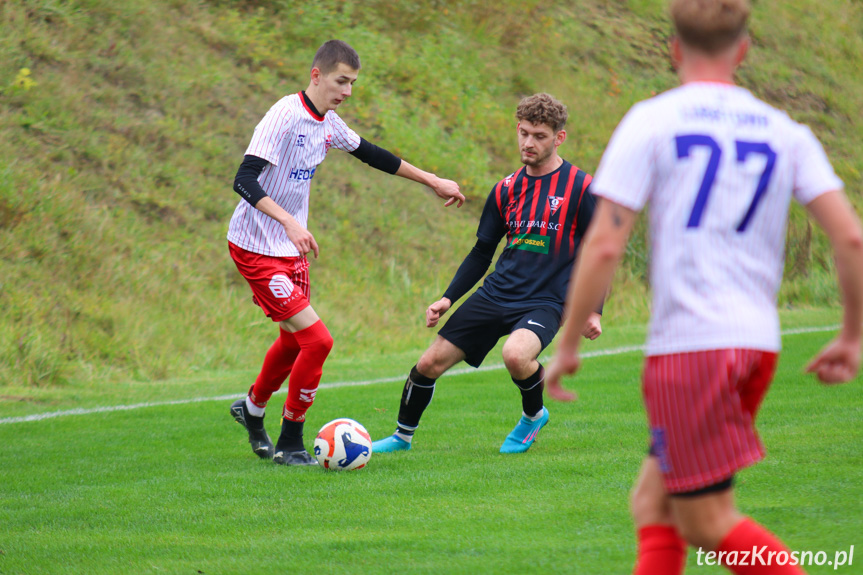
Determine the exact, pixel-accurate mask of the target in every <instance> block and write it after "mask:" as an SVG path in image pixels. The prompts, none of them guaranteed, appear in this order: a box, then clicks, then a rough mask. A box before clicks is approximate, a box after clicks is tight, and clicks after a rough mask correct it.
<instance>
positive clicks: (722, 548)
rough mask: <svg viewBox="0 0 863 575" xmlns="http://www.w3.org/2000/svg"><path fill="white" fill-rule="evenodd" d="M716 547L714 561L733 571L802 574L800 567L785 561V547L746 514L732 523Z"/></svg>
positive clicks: (748, 574) (741, 573) (754, 574)
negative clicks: (736, 522) (741, 519)
mask: <svg viewBox="0 0 863 575" xmlns="http://www.w3.org/2000/svg"><path fill="white" fill-rule="evenodd" d="M716 551H717V561H718V562H719V563H720V564H721V565H723V566H725V568H726V569H728V570H729V571H731V572H732V573H736V574H737V575H759V574H763V573H769V574H770V575H805V572H804V571H803V570H802V569H801V568H800V567H797V566H796V565H789V563H790V562H791V561H792V560H791V559H790V554H789V551H788V548H786V547H785V545H783V544H782V542H781V541H780V540H779V539H777V538H776V536H775V535H773V534H772V533H770V532H769V531H767V529H765V528H764V527H762V526H761V525H759V524H758V523H756V522H754V521H753V520H751V519H749V518H746V519H744V520H743V521H741V522H740V523H738V524H737V525H735V526H734V527H733V528H732V529H731V531H729V532H728V535H726V536H725V538H724V539H723V540H722V542H721V543H720V544H719V547H718V548H717V549H716ZM771 553H772V557H771ZM720 554H722V555H720ZM723 555H724V556H723ZM744 561H745V565H741V563H744ZM783 563H784V564H783Z"/></svg>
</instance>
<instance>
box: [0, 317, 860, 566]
mask: <svg viewBox="0 0 863 575" xmlns="http://www.w3.org/2000/svg"><path fill="white" fill-rule="evenodd" d="M833 321H835V314H832V313H820V314H811V313H808V312H807V313H806V314H795V315H794V317H791V318H789V322H788V323H791V324H795V325H797V324H798V322H805V324H808V325H824V324H827V323H832V322H833ZM805 324H804V325H805ZM622 331H625V330H620V331H618V332H616V335H614V336H612V337H614V338H616V339H614V340H613V345H615V346H616V345H633V344H638V343H641V341H642V336H643V333H640V332H641V331H643V326H639V329H638V330H635V331H633V332H631V333H629V334H628V335H627V336H621V332H622ZM637 332H638V333H637ZM603 337H605V336H603ZM830 337H831V334H830V333H823V332H822V333H812V334H805V335H790V336H786V337H785V338H784V346H785V353H784V354H783V356H782V359H781V360H780V366H779V371H778V374H777V377H776V382H775V384H774V388H773V389H772V390H771V392H770V394H769V395H768V396H767V399H766V400H765V403H764V406H763V408H762V411H761V415H760V416H759V428H760V430H761V434H762V437H763V439H764V441H765V443H766V445H767V450H768V456H767V459H766V460H765V461H764V462H762V463H761V464H759V465H757V466H755V467H754V468H752V469H749V470H746V471H744V472H742V473H741V474H740V475H739V477H738V488H737V492H738V503H739V505H740V507H741V509H742V510H743V511H744V512H746V513H748V514H751V515H752V516H753V517H754V518H755V519H756V520H758V521H760V522H762V523H764V524H766V525H767V526H769V527H770V528H771V529H772V530H773V531H774V532H776V533H777V534H778V535H780V536H781V537H782V538H783V539H784V540H785V541H786V543H787V544H788V545H789V547H790V548H791V549H792V550H814V551H818V550H823V551H825V552H827V553H829V556H830V559H832V558H833V556H834V555H833V554H834V552H836V551H842V550H844V551H847V550H848V548H849V546H850V545H856V547H857V551H858V553H857V555H859V546H860V541H859V537H860V534H861V533H863V466H861V464H860V463H861V458H860V457H861V456H860V449H859V446H860V443H861V441H863V429H861V427H860V425H859V422H860V418H861V416H863V387H861V386H860V385H859V379H858V382H857V383H855V384H851V385H845V386H839V387H821V386H819V385H818V384H816V383H815V382H814V381H813V380H812V378H811V377H807V376H804V375H803V374H802V373H801V371H802V366H803V365H804V362H805V360H806V359H807V358H809V357H810V356H811V355H813V354H814V353H815V352H816V351H817V350H818V349H819V348H820V346H822V345H823V344H824V343H825V342H826V341H827V340H828V339H829V338H830ZM608 344H609V342H606V343H605V344H603V345H608ZM407 361H409V360H407V359H406V358H402V357H398V356H387V357H383V358H379V359H376V360H375V361H372V362H369V363H368V364H367V365H364V366H356V365H354V366H352V367H348V368H347V369H344V370H340V371H343V372H347V371H350V369H354V370H356V374H355V375H356V376H357V377H359V378H362V377H367V378H374V377H379V376H380V375H381V374H385V375H391V374H398V372H401V375H403V374H404V372H405V371H406V370H407V369H408V367H409V365H410V364H409V363H407ZM495 361H497V362H499V361H500V355H499V350H498V352H495V353H494V355H493V356H491V357H490V358H489V362H490V363H492V362H495ZM641 362H642V358H641V355H640V354H638V353H625V354H619V355H614V356H606V357H597V358H593V359H588V360H586V361H585V364H584V368H583V371H582V373H581V374H580V375H579V376H578V377H577V378H576V379H575V380H573V381H570V382H569V384H568V385H569V386H570V387H572V388H574V389H577V390H578V392H579V394H580V401H578V402H576V403H572V404H559V403H553V404H550V405H549V410H550V412H551V421H550V423H549V425H548V426H547V427H546V428H545V429H544V430H543V432H542V433H541V434H540V436H539V439H538V441H537V443H536V444H535V445H534V446H533V447H532V448H531V450H530V451H529V452H528V453H526V454H523V455H516V456H502V455H500V454H499V453H498V449H499V447H500V443H501V442H502V441H503V438H504V437H505V436H506V434H507V433H508V432H509V430H510V429H511V427H512V425H513V424H514V423H515V421H516V419H517V418H518V416H519V412H520V403H519V398H518V391H517V390H516V389H515V386H513V385H512V383H511V382H510V381H509V377H508V376H507V374H506V372H505V371H504V370H502V369H498V370H494V371H486V372H471V373H470V374H467V375H453V376H447V377H444V378H443V379H441V380H440V382H439V389H438V390H437V393H436V394H435V399H434V401H433V402H432V404H431V406H430V408H429V410H428V412H427V413H426V415H425V417H424V418H423V422H422V424H421V427H420V429H419V431H418V432H417V436H416V439H415V447H414V449H413V450H411V451H410V452H409V453H395V454H388V455H383V454H378V455H373V456H372V459H371V461H370V462H369V465H368V466H367V467H366V468H365V469H362V470H359V471H356V472H346V473H327V472H325V471H323V470H322V469H320V468H313V469H309V468H304V469H287V468H282V467H278V466H276V465H274V464H272V463H269V462H265V461H261V460H259V459H257V457H255V455H253V454H252V452H251V450H250V449H249V446H248V443H247V442H246V440H245V433H244V432H243V430H242V429H241V428H240V427H239V426H238V425H237V424H236V423H234V422H233V421H232V420H231V418H230V416H229V415H228V405H229V404H230V400H227V399H222V400H217V401H210V402H202V403H194V404H185V405H173V406H160V407H151V408H145V409H136V410H131V411H122V412H113V413H97V414H91V415H88V416H82V415H71V416H67V417H59V418H56V419H52V420H48V421H41V422H31V423H2V422H0V444H2V445H3V449H2V450H0V573H4V574H5V573H8V574H18V573H27V574H28V575H38V574H43V573H45V574H51V575H62V574H66V573H69V574H72V573H75V574H78V573H88V574H93V575H97V574H102V573H105V574H111V575H113V574H115V573H135V574H150V573H153V574H156V573H176V574H195V573H206V574H209V575H214V574H226V573H245V572H254V573H282V572H291V573H303V574H305V573H309V574H311V573H314V574H327V573H363V574H366V573H368V574H372V573H374V574H377V573H381V574H383V573H405V572H410V573H418V574H425V573H428V574H437V573H453V574H460V573H465V574H468V573H470V574H473V573H499V574H506V573H526V572H538V573H564V574H589V575H594V574H598V573H628V572H630V570H631V567H632V563H633V561H634V558H635V537H634V533H633V527H632V522H631V519H630V517H629V512H628V509H627V506H628V492H629V489H630V486H631V483H632V481H633V480H634V478H635V475H636V473H637V470H638V465H639V462H640V460H641V458H642V457H643V456H644V449H645V445H646V441H647V434H646V430H645V427H644V425H645V422H644V412H643V408H642V407H641V401H640V393H639V381H640V380H639V374H640V370H641ZM179 383H181V384H182V382H179ZM400 390H401V382H398V381H393V382H391V383H382V384H375V385H368V386H365V387H344V388H340V389H332V388H326V387H325V388H323V389H321V391H320V392H319V393H318V401H317V403H316V404H315V406H314V408H313V409H312V410H311V411H310V412H309V422H308V425H307V429H308V430H309V432H308V435H307V437H306V443H307V445H308V446H310V445H311V440H312V435H313V433H314V430H316V429H318V428H319V427H320V426H322V425H323V424H324V423H325V422H327V421H329V420H331V419H334V418H336V417H344V416H350V417H353V418H356V419H357V420H359V421H360V422H362V423H363V424H364V425H365V426H366V427H367V428H368V429H369V431H370V432H371V434H372V436H373V438H379V437H381V436H383V435H385V434H389V433H391V432H392V430H393V429H394V421H395V417H396V406H397V405H398V399H399V394H400ZM186 392H187V395H186V398H191V397H194V395H192V394H195V393H200V389H198V390H189V389H187V390H186ZM228 392H233V393H237V392H238V390H237V389H236V383H235V382H234V381H231V380H230V379H229V378H226V377H222V378H219V379H216V380H214V381H213V382H212V387H211V388H209V389H208V391H207V393H212V394H213V395H217V394H219V393H228ZM111 393H113V392H111ZM110 399H111V400H113V399H119V395H118V396H117V397H113V396H112V397H111V398H110ZM105 403H109V404H110V403H111V401H106V402H105ZM103 404H104V403H103ZM2 408H3V406H2V404H0V418H2V417H4V416H7V415H16V414H15V412H14V411H13V410H11V409H2ZM268 427H269V429H270V431H271V433H272V432H275V430H276V429H277V428H278V422H277V420H276V419H271V420H269V421H268ZM825 430H827V432H826V433H825ZM854 559H855V563H854V566H853V567H846V568H840V569H839V571H838V572H839V573H849V574H850V573H858V572H859V566H857V562H856V561H857V560H859V557H855V558H854ZM695 561H696V556H695V552H694V551H693V550H690V553H689V566H690V569H691V571H692V572H693V573H705V574H716V575H718V574H720V573H724V571H722V570H721V569H718V568H715V567H714V568H708V567H697V566H696V564H695ZM807 572H808V573H811V574H817V573H828V572H829V573H832V572H834V571H832V567H828V566H824V567H821V568H816V567H812V568H811V569H809V568H808V569H807Z"/></svg>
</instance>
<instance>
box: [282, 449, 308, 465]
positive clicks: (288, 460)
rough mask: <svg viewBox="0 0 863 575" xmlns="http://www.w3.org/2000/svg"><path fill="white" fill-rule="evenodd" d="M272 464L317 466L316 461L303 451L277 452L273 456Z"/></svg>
mask: <svg viewBox="0 0 863 575" xmlns="http://www.w3.org/2000/svg"><path fill="white" fill-rule="evenodd" d="M273 463H278V464H279V465H317V464H318V460H317V459H315V458H314V457H312V456H311V455H309V452H308V451H306V450H305V449H303V450H301V451H283V450H278V451H276V454H275V455H274V456H273Z"/></svg>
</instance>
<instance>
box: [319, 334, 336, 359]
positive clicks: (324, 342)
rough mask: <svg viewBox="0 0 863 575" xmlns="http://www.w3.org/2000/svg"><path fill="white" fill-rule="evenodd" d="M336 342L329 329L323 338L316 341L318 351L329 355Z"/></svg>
mask: <svg viewBox="0 0 863 575" xmlns="http://www.w3.org/2000/svg"><path fill="white" fill-rule="evenodd" d="M334 343H335V342H334V341H333V336H332V335H331V334H330V332H329V331H327V333H326V335H324V336H322V337H321V339H319V340H318V341H317V342H316V343H315V347H316V351H317V352H318V353H320V354H323V355H329V354H330V352H331V351H332V350H333V344H334Z"/></svg>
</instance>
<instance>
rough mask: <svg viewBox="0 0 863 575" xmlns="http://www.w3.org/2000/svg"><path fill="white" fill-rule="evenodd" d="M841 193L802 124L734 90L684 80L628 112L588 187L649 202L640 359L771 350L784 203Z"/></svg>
mask: <svg viewBox="0 0 863 575" xmlns="http://www.w3.org/2000/svg"><path fill="white" fill-rule="evenodd" d="M841 188H842V181H841V180H839V178H838V177H837V176H836V174H835V173H834V171H833V168H832V167H831V165H830V162H829V161H828V159H827V156H826V154H825V153H824V150H823V148H822V147H821V144H820V143H819V142H818V140H817V139H816V138H815V136H814V135H813V134H812V132H811V131H810V130H809V128H807V127H806V126H803V125H801V124H798V123H796V122H794V121H793V120H791V119H790V118H789V117H788V115H787V114H785V113H784V112H782V111H779V110H776V109H775V108H773V107H771V106H769V105H768V104H766V103H764V102H762V101H760V100H758V99H757V98H755V97H754V96H753V95H752V94H751V93H750V92H749V91H747V90H745V89H743V88H740V87H738V86H734V85H731V84H723V83H713V82H693V83H688V84H684V85H683V86H680V87H678V88H675V89H673V90H670V91H668V92H666V93H664V94H661V95H659V96H657V97H655V98H651V99H650V100H646V101H644V102H640V103H638V104H636V105H635V106H633V108H632V109H631V110H630V111H629V112H628V113H627V115H626V116H625V117H624V119H623V120H622V121H621V123H620V125H619V126H618V127H617V129H616V130H615V132H614V135H613V136H612V138H611V141H610V142H609V145H608V148H607V149H606V151H605V153H604V155H603V157H602V161H601V162H600V165H599V168H598V169H597V171H596V176H595V177H594V179H593V185H592V187H591V190H592V191H593V193H594V194H596V195H597V196H602V197H604V198H607V199H609V200H611V201H613V202H615V203H618V204H620V205H622V206H624V207H627V208H630V209H633V210H641V209H642V208H643V207H644V206H645V204H646V205H648V206H649V210H648V211H649V227H650V246H651V268H650V280H651V284H652V285H651V287H652V291H653V304H652V311H651V323H650V330H649V335H648V342H647V355H664V354H669V353H678V352H687V351H701V350H710V349H726V348H749V349H757V350H763V351H778V350H779V348H780V332H779V317H778V313H777V311H776V296H777V291H778V289H779V284H780V282H781V280H782V271H783V265H784V246H785V232H786V225H787V220H788V209H789V204H790V200H791V198H792V196H793V197H794V198H796V199H797V200H798V201H799V202H800V203H802V204H804V205H805V204H808V203H809V202H811V201H812V200H813V199H815V198H816V197H818V196H819V195H820V194H822V193H824V192H827V191H830V190H839V189H841Z"/></svg>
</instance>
